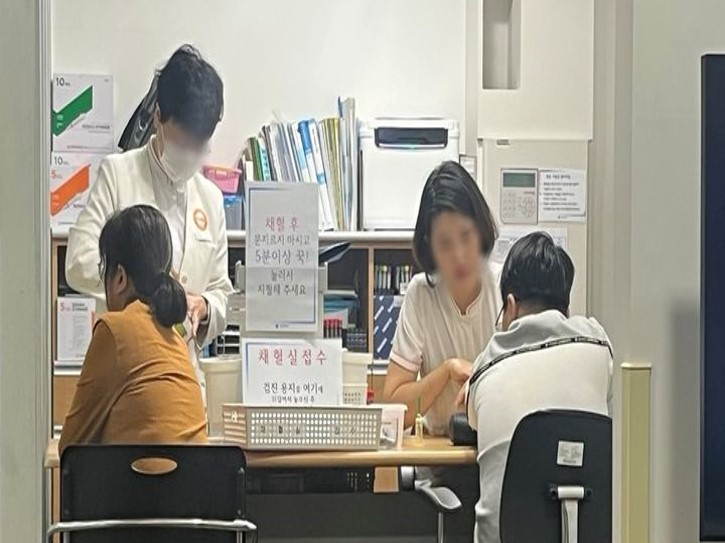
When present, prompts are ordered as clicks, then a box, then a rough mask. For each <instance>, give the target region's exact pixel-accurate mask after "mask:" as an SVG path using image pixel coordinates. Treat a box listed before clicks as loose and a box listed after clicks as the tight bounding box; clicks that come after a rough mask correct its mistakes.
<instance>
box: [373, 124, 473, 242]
mask: <svg viewBox="0 0 725 543" xmlns="http://www.w3.org/2000/svg"><path fill="white" fill-rule="evenodd" d="M359 137H360V153H361V162H362V164H361V172H362V177H361V179H362V181H361V188H360V190H361V200H362V202H361V204H362V205H361V207H362V210H361V211H362V227H363V229H364V230H411V229H413V228H414V227H415V221H416V217H417V215H418V206H419V205H420V196H421V193H422V191H423V186H424V185H425V181H426V179H428V176H429V175H430V173H431V171H432V170H433V169H434V168H435V167H436V166H438V165H439V164H440V163H441V162H444V161H446V160H454V161H458V153H459V138H460V135H459V129H458V121H454V120H451V119H441V118H392V117H388V118H377V119H373V120H371V121H361V122H360V132H359Z"/></svg>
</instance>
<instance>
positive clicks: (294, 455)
mask: <svg viewBox="0 0 725 543" xmlns="http://www.w3.org/2000/svg"><path fill="white" fill-rule="evenodd" d="M246 457H247V466H248V467H250V468H257V469H269V468H344V467H356V468H367V467H369V468H374V467H389V466H454V465H464V464H473V463H475V462H476V449H475V448H472V447H455V446H453V445H452V444H451V442H450V440H449V439H447V438H443V437H426V438H425V439H424V440H423V444H422V445H421V446H418V445H417V443H416V441H415V438H405V440H404V441H403V448H402V449H400V450H380V451H315V452H252V451H247V452H246ZM59 464H60V461H59V458H58V441H57V440H55V439H54V440H52V441H50V443H48V448H47V450H46V452H45V467H46V468H49V469H55V468H57V467H59Z"/></svg>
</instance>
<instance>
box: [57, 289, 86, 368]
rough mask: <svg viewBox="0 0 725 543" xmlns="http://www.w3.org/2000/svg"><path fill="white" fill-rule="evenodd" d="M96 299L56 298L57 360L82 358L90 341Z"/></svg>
mask: <svg viewBox="0 0 725 543" xmlns="http://www.w3.org/2000/svg"><path fill="white" fill-rule="evenodd" d="M95 314H96V301H95V300H94V299H93V298H82V297H74V296H66V297H62V298H58V307H57V312H56V318H57V321H56V325H57V329H58V330H57V337H56V341H57V355H56V359H57V360H62V361H70V360H83V359H84V358H85V356H86V351H87V350H88V345H89V344H90V343H91V336H92V335H93V321H94V320H95Z"/></svg>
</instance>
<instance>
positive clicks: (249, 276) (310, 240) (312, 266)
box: [246, 182, 319, 332]
mask: <svg viewBox="0 0 725 543" xmlns="http://www.w3.org/2000/svg"><path fill="white" fill-rule="evenodd" d="M246 193H247V194H246V195H247V198H246V202H247V213H246V220H247V224H246V230H247V241H246V301H247V307H246V315H247V317H246V318H247V330H249V331H256V332H260V331H261V332H265V331H280V330H284V331H289V332H311V331H312V332H314V331H315V330H317V325H318V311H319V307H318V305H319V296H318V253H319V250H318V211H319V208H318V205H317V202H318V195H317V186H316V185H315V184H314V183H284V182H277V183H270V182H247V183H246Z"/></svg>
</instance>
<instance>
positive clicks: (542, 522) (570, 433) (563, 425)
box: [499, 385, 612, 543]
mask: <svg viewBox="0 0 725 543" xmlns="http://www.w3.org/2000/svg"><path fill="white" fill-rule="evenodd" d="M572 386H574V385H572ZM582 445H583V456H580V454H579V452H581V446H582ZM568 485H572V486H583V487H584V488H585V489H586V491H587V497H586V498H585V499H584V500H583V501H582V502H580V504H579V515H578V519H579V540H580V541H587V542H590V543H610V542H611V540H612V420H611V419H610V418H609V417H606V416H604V415H599V414H596V413H588V412H583V411H566V410H551V411H538V412H536V413H532V414H530V415H528V416H526V417H525V418H524V419H522V420H521V422H520V423H519V425H518V426H517V428H516V431H515V432H514V436H513V439H512V440H511V446H510V448H509V453H508V460H507V463H506V473H505V475H504V481H503V489H502V495H501V509H500V520H499V525H500V532H501V543H530V542H532V541H547V542H554V541H560V539H561V509H560V507H561V506H560V502H559V501H558V500H557V499H556V498H555V497H552V496H551V494H550V491H551V487H556V486H568Z"/></svg>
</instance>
